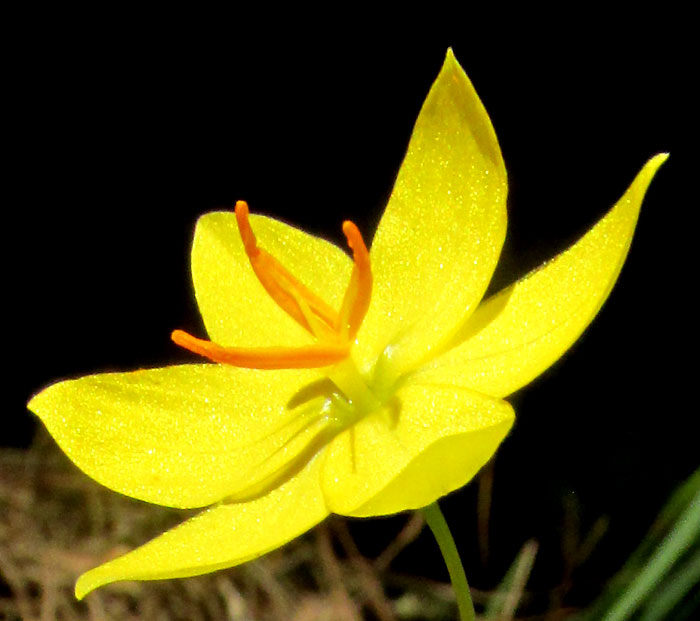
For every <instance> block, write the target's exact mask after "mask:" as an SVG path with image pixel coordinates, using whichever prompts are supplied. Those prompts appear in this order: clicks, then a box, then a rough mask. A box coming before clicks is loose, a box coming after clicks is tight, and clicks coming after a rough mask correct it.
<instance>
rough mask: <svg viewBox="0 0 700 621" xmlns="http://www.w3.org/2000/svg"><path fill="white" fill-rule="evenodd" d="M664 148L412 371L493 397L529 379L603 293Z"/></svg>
mask: <svg viewBox="0 0 700 621" xmlns="http://www.w3.org/2000/svg"><path fill="white" fill-rule="evenodd" d="M666 158H667V155H666V154H660V155H657V156H655V157H653V158H652V159H651V160H649V162H647V164H646V165H645V166H644V168H643V169H642V170H641V171H640V172H639V174H638V175H637V177H636V178H635V180H634V181H633V182H632V185H631V186H630V187H629V189H628V190H627V192H625V194H624V196H623V197H622V198H621V199H620V200H619V201H618V203H617V204H616V205H615V207H614V208H613V209H611V210H610V212H608V214H607V215H606V216H605V217H603V218H602V219H601V220H600V221H599V222H598V223H597V224H596V225H595V226H594V227H593V228H592V229H591V230H590V231H589V232H588V233H586V235H584V236H583V237H582V238H581V239H580V240H579V241H578V242H577V243H576V244H575V245H574V246H572V247H571V248H569V249H568V250H566V251H565V252H563V253H562V254H560V255H558V256H557V257H556V258H554V259H553V260H552V261H550V262H548V263H546V264H545V265H544V266H543V267H541V268H540V269H539V270H535V271H534V272H532V273H530V274H529V275H527V276H525V278H523V279H522V280H520V281H518V282H517V283H515V284H513V285H511V286H510V287H507V288H506V289H504V290H503V291H501V292H500V293H498V294H496V295H494V296H493V297H491V298H489V299H488V300H487V301H486V302H484V303H483V304H482V305H481V306H480V307H479V308H478V310H477V311H476V312H475V313H474V315H472V317H471V318H470V320H469V321H468V322H467V324H466V325H465V326H464V328H463V330H461V331H460V333H459V334H458V335H457V337H456V339H455V340H456V341H463V342H462V343H461V344H459V345H457V346H456V347H455V348H454V349H452V350H450V351H448V352H447V353H446V354H444V355H443V356H441V357H439V358H437V359H435V360H434V361H433V363H432V364H431V365H430V366H429V367H428V368H426V369H423V370H421V371H419V372H418V374H417V376H416V378H417V379H420V380H421V381H428V380H433V381H443V382H451V381H453V380H455V379H458V380H459V381H461V382H465V383H466V384H467V385H468V386H469V387H471V388H473V389H474V390H478V391H480V392H484V393H486V394H490V395H494V396H497V397H505V396H506V395H508V394H510V393H512V392H513V391H515V390H517V389H518V388H520V387H521V386H524V385H525V384H527V383H528V382H530V381H532V380H533V379H534V378H535V377H537V376H538V375H539V374H540V373H542V372H543V371H544V370H545V369H546V368H547V367H549V366H550V365H551V364H553V363H554V362H555V361H556V360H557V359H558V358H559V357H560V356H561V355H562V354H563V353H564V352H565V351H566V350H567V349H568V348H569V347H570V346H571V345H572V344H573V342H574V341H575V340H576V339H577V338H578V337H579V335H580V334H581V333H582V332H583V331H584V330H585V328H586V327H587V326H588V324H589V323H590V322H591V321H592V320H593V317H595V315H596V313H597V312H598V311H599V310H600V307H601V306H602V304H603V302H605V299H606V298H607V297H608V294H609V293H610V290H611V289H612V287H613V285H614V284H615V281H616V280H617V276H618V274H619V273H620V269H621V268H622V264H623V263H624V261H625V257H626V256H627V251H628V249H629V246H630V243H631V241H632V235H633V233H634V229H635V226H636V223H637V217H638V215H639V208H640V206H641V203H642V199H643V198H644V194H645V192H646V190H647V187H648V186H649V183H650V182H651V180H652V178H653V177H654V174H655V173H656V171H657V169H658V168H659V166H661V164H663V162H664V161H665V160H666Z"/></svg>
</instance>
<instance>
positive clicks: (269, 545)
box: [75, 459, 328, 599]
mask: <svg viewBox="0 0 700 621" xmlns="http://www.w3.org/2000/svg"><path fill="white" fill-rule="evenodd" d="M319 463H320V459H315V460H314V461H312V462H311V463H310V464H309V465H308V466H307V467H306V468H305V469H304V470H302V471H301V472H300V473H299V474H298V475H297V476H296V477H295V478H294V479H292V480H290V481H289V482H287V483H286V484H285V485H283V486H282V487H280V488H278V489H276V490H275V491H273V492H272V493H270V494H268V495H267V496H263V497H262V498H259V499H257V500H254V501H252V502H248V503H243V504H221V505H217V506H216V507H213V508H212V509H209V510H207V511H205V512H203V513H201V514H199V515H198V516H195V517H194V518H192V519H190V520H188V521H187V522H185V523H183V524H181V525H180V526H178V527H177V528H174V529H172V530H170V531H168V532H166V533H164V534H163V535H161V536H160V537H157V538H156V539H154V540H153V541H150V542H149V543H147V544H145V545H143V546H141V547H140V548H137V549H136V550H134V551H133V552H130V553H128V554H126V555H124V556H121V557H119V558H117V559H115V560H113V561H110V562H108V563H105V564H104V565H100V566H99V567H97V568H95V569H92V570H90V571H88V572H87V573H85V574H83V575H82V576H81V577H80V579H79V580H78V582H77V584H76V586H75V594H76V597H77V598H78V599H82V598H83V597H85V595H87V594H88V593H89V592H90V591H92V590H93V589H96V588H97V587H99V586H102V585H104V584H108V583H110V582H117V581H120V580H161V579H165V578H182V577H185V576H195V575H198V574H203V573H208V572H212V571H216V570H219V569H224V568H225V567H233V566H234V565H239V564H240V563H244V562H246V561H249V560H251V559H254V558H257V557H259V556H262V555H263V554H265V553H266V552H269V551H270V550H273V549H275V548H278V547H279V546H281V545H284V544H285V543H287V542H288V541H290V540H292V539H294V538H295V537H297V536H298V535H300V534H302V533H303V532H305V531H307V530H308V529H309V528H311V527H313V526H315V525H316V524H318V523H319V522H320V521H322V520H323V519H324V518H325V517H326V516H327V515H328V511H327V510H326V507H325V504H324V501H323V495H322V493H321V490H320V487H319Z"/></svg>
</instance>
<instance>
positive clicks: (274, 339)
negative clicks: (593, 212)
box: [29, 51, 666, 597]
mask: <svg viewBox="0 0 700 621" xmlns="http://www.w3.org/2000/svg"><path fill="white" fill-rule="evenodd" d="M665 158H666V155H664V154H661V155H657V156H656V157H654V158H652V159H651V160H650V161H649V162H648V163H647V164H646V165H645V167H644V168H643V169H642V170H641V172H640V173H639V174H638V176H637V178H636V179H635V180H634V181H633V183H632V185H631V186H630V188H629V189H628V190H627V192H626V193H625V194H624V196H623V197H622V198H621V199H620V201H619V202H618V203H617V204H616V205H615V207H614V208H613V209H612V210H611V211H610V212H609V213H608V214H607V215H606V216H605V217H604V218H603V219H602V220H601V221H600V222H598V224H596V225H595V226H594V227H593V228H592V229H591V230H590V231H589V232H588V233H587V234H586V235H585V236H584V237H583V238H582V239H581V240H580V241H579V242H578V243H576V244H575V245H574V246H573V247H571V248H570V249H569V250H567V251H566V252H564V253H562V254H561V255H559V256H558V257H556V258H555V259H553V260H552V261H550V262H549V263H547V264H546V265H545V266H544V267H542V268H541V269H539V270H537V271H535V272H533V273H531V274H530V275H528V276H526V277H525V278H523V279H522V280H520V281H519V282H517V283H515V284H514V285H512V286H510V287H507V288H506V289H505V290H503V291H501V292H500V293H498V294H497V295H494V296H493V297H490V298H489V299H487V300H486V301H484V302H481V300H482V297H483V295H484V292H485V290H486V287H487V285H488V283H489V280H490V278H491V275H492V273H493V271H494V268H495V266H496V262H497V260H498V256H499V253H500V250H501V245H502V243H503V239H504V236H505V230H506V191H507V182H506V171H505V167H504V164H503V160H502V157H501V152H500V149H499V146H498V142H497V140H496V135H495V133H494V130H493V128H492V126H491V122H490V120H489V118H488V115H487V114H486V111H485V110H484V108H483V106H482V104H481V102H480V100H479V98H478V97H477V95H476V93H475V91H474V89H473V87H472V85H471V83H470V82H469V80H468V78H467V76H466V75H465V74H464V72H463V70H462V68H461V67H460V66H459V64H458V63H457V61H456V60H455V58H454V56H453V55H452V52H451V51H448V54H447V58H446V59H445V63H444V65H443V67H442V70H441V71H440V74H439V76H438V78H437V80H436V82H435V84H434V85H433V87H432V89H431V91H430V93H429V95H428V97H427V99H426V101H425V103H424V105H423V108H422V110H421V112H420V115H419V117H418V120H417V122H416V126H415V128H414V131H413V134H412V137H411V141H410V144H409V147H408V152H407V154H406V158H405V159H404V162H403V164H402V166H401V170H400V171H399V174H398V178H397V180H396V184H395V187H394V190H393V193H392V195H391V198H390V200H389V203H388V205H387V208H386V211H385V213H384V216H383V217H382V220H381V222H380V224H379V228H378V230H377V232H376V234H375V236H374V240H373V242H372V245H371V253H369V252H368V251H367V249H366V247H365V244H364V242H363V240H362V237H361V235H360V232H359V231H358V230H357V228H356V227H355V226H354V225H353V224H352V223H350V222H346V223H345V224H344V226H343V230H344V232H345V235H346V237H347V239H348V243H349V245H350V247H351V249H352V254H353V260H351V259H350V258H349V257H348V255H347V254H345V253H344V252H343V251H342V250H341V249H339V248H337V247H336V246H334V245H332V244H330V243H328V242H326V241H324V240H322V239H318V238H316V237H312V236H310V235H307V234H306V233H303V232H302V231H299V230H297V229H295V228H292V227H290V226H288V225H286V224H283V223H281V222H278V221H276V220H273V219H270V218H266V217H263V216H255V215H252V216H249V214H248V208H247V205H246V204H245V203H242V202H239V203H238V204H237V206H236V212H235V214H234V213H225V212H220V213H210V214H207V215H205V216H203V217H202V218H201V219H200V220H199V222H198V225H197V230H196V232H195V238H194V245H193V249H192V274H193V279H194V285H195V291H196V296H197V301H198V303H199V307H200V310H201V313H202V317H203V319H204V323H205V325H206V329H207V332H208V334H209V337H210V338H211V342H210V341H204V340H200V339H197V338H195V337H193V336H190V335H188V334H186V333H184V332H181V331H175V332H174V333H173V339H174V340H175V341H176V342H177V343H179V344H181V345H183V346H185V347H187V348H188V349H191V350H192V351H195V352H197V353H200V354H202V355H204V356H206V357H208V358H210V359H212V360H214V361H216V362H217V363H218V364H211V363H204V364H191V365H180V366H172V367H167V368H161V369H149V370H140V371H135V372H133V373H115V374H104V375H94V376H89V377H84V378H81V379H77V380H73V381H66V382H61V383H58V384H55V385H53V386H50V387H49V388H47V389H46V390H44V391H43V392H42V393H40V394H39V395H37V396H36V397H34V399H32V401H31V402H30V404H29V408H30V409H31V410H32V411H33V412H35V413H36V414H37V415H38V416H39V417H41V419H42V420H43V421H44V423H45V424H46V426H47V428H48V430H49V431H50V433H51V434H52V435H53V437H54V438H55V439H56V441H57V442H58V444H59V445H60V446H61V447H62V449H63V450H64V451H65V452H66V453H67V454H68V456H69V457H70V458H71V459H72V460H73V461H74V462H75V463H76V464H77V465H78V466H79V467H80V468H81V469H82V470H83V471H85V472H86V473H87V474H88V475H90V476H91V477H93V478H94V479H96V480H97V481H99V482H100V483H102V484H103V485H106V486H107V487H110V488H111V489H113V490H116V491H118V492H121V493H123V494H127V495H129V496H133V497H135V498H140V499H142V500H145V501H148V502H152V503H157V504H161V505H168V506H172V507H183V508H184V507H209V508H208V509H206V510H205V511H203V512H202V513H201V514H199V515H197V516H196V517H194V518H192V519H190V520H188V521H187V522H185V523H184V524H182V525H180V526H179V527H177V528H175V529H173V530H171V531H169V532H166V533H164V534H163V535H161V536H160V537H158V538H156V539H155V540H153V541H151V542H149V543H147V544H146V545H144V546H142V547H140V548H137V549H136V550H134V551H133V552H130V553H128V554H126V555H124V556H122V557H120V558H117V559H115V560H113V561H110V562H108V563H106V564H104V565H102V566H100V567H97V568H96V569H93V570H91V571H88V572H87V573H86V574H84V575H83V576H82V577H81V578H80V579H79V580H78V583H77V585H76V594H77V596H78V597H83V596H84V595H85V594H86V593H88V592H89V591H91V590H93V589H95V588H97V587H99V586H101V585H103V584H106V583H109V582H114V581H117V580H149V579H159V578H173V577H182V576H191V575H196V574H200V573H205V572H210V571H214V570H217V569H221V568H224V567H230V566H233V565H236V564H239V563H243V562H245V561H248V560H250V559H253V558H256V557H258V556H260V555H262V554H264V553H266V552H268V551H269V550H272V549H274V548H277V547H279V546H281V545H283V544H284V543H285V542H287V541H289V540H291V539H292V538H294V537H296V536H298V535H299V534H301V533H303V532H304V531H306V530H308V529H309V528H311V527H312V526H314V525H315V524H317V523H318V522H320V521H321V520H323V519H324V518H325V517H326V516H327V515H328V514H329V513H332V512H334V513H339V514H343V515H348V516H372V515H383V514H390V513H395V512H398V511H404V510H407V509H417V508H420V507H423V506H426V505H428V504H430V503H432V502H434V501H435V500H436V499H438V498H440V497H441V496H443V495H445V494H447V493H449V492H451V491H452V490H455V489H457V488H459V487H461V486H463V485H464V484H466V483H467V482H468V481H469V480H470V479H471V478H472V477H473V476H474V475H475V474H476V472H477V471H478V470H479V468H480V467H481V466H482V465H483V464H484V463H485V462H486V461H487V460H488V459H489V458H490V457H491V455H492V454H493V453H494V451H495V450H496V448H497V446H498V444H499V443H500V442H501V440H502V439H503V438H504V436H505V435H506V433H507V432H508V430H509V429H510V427H511V424H512V422H513V411H512V408H511V407H510V405H509V404H508V403H506V402H505V401H503V400H502V399H503V397H505V396H507V395H508V394H510V393H512V392H513V391H515V390H517V389H518V388H520V387H521V386H523V385H525V384H527V383H528V382H529V381H530V380H532V379H533V378H535V377H536V376H537V375H539V374H540V373H542V372H543V371H544V370H545V369H546V368H547V367H548V366H549V365H551V364H552V363H553V362H554V361H555V360H556V359H557V358H559V357H560V356H561V355H562V354H563V353H564V352H565V351H566V349H567V348H568V347H569V346H570V345H571V344H572V343H573V342H574V341H575V340H576V338H578V336H579V335H580V334H581V332H582V331H583V330H584V329H585V327H586V326H587V325H588V324H589V323H590V321H591V320H592V319H593V317H594V315H595V314H596V313H597V312H598V310H599V308H600V307H601V305H602V304H603V302H604V300H605V298H606V297H607V295H608V293H609V292H610V289H611V288H612V286H613V284H614V282H615V280H616V278H617V275H618V273H619V271H620V269H621V267H622V264H623V262H624V260H625V256H626V254H627V250H628V248H629V245H630V241H631V238H632V234H633V231H634V227H635V224H636V221H637V215H638V211H639V207H640V204H641V201H642V198H643V196H644V193H645V191H646V188H647V186H648V184H649V183H650V181H651V179H652V177H653V175H654V173H655V172H656V170H657V168H658V167H659V166H660V165H661V164H662V162H663V161H664V160H665ZM302 283H303V284H302ZM348 283H349V284H348ZM244 367H247V368H244Z"/></svg>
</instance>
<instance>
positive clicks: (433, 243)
mask: <svg viewBox="0 0 700 621" xmlns="http://www.w3.org/2000/svg"><path fill="white" fill-rule="evenodd" d="M506 192H507V184H506V172H505V168H504V165H503V159H502V157H501V152H500V148H499V146H498V142H497V140H496V135H495V133H494V130H493V127H492V126H491V122H490V120H489V117H488V115H487V114H486V111H485V110H484V107H483V105H482V103H481V101H480V100H479V98H478V96H477V94H476V92H475V91H474V87H473V86H472V84H471V82H470V81H469V79H468V78H467V76H466V75H465V73H464V71H463V70H462V68H461V67H460V65H459V64H458V63H457V61H456V60H455V57H454V55H453V54H452V51H451V50H450V51H448V53H447V57H446V59H445V63H444V65H443V67H442V70H441V71H440V74H439V75H438V77H437V80H436V81H435V84H433V87H432V88H431V90H430V93H429V94H428V97H427V99H426V100H425V103H424V104H423V108H422V109H421V112H420V115H419V117H418V120H417V121H416V125H415V128H414V130H413V134H412V136H411V141H410V144H409V146H408V151H407V153H406V157H405V159H404V161H403V164H402V165H401V169H400V171H399V174H398V177H397V179H396V184H395V186H394V190H393V192H392V195H391V198H390V199H389V203H388V205H387V208H386V211H385V213H384V216H383V217H382V220H381V223H380V225H379V228H378V230H377V233H376V235H375V237H374V241H373V242H372V248H371V261H372V270H373V273H374V282H375V283H376V284H375V290H374V293H373V296H372V304H371V306H370V309H369V313H368V315H367V317H366V318H365V321H364V324H363V326H362V329H361V331H360V333H359V334H358V341H359V345H358V358H359V359H361V360H362V361H363V362H365V363H367V362H369V361H371V360H373V359H374V358H376V355H377V354H378V353H380V352H381V350H382V349H383V348H384V347H385V346H386V345H388V344H391V346H392V347H391V358H392V362H393V364H394V365H395V366H396V369H397V372H401V371H403V370H405V369H406V368H408V367H410V366H413V365H415V364H417V363H418V362H419V361H421V360H423V359H424V358H425V357H426V356H429V355H430V354H431V349H432V348H437V347H438V346H439V345H440V343H441V342H442V341H443V340H444V339H445V338H446V337H448V336H449V335H450V334H452V333H453V332H454V331H455V330H456V329H457V328H458V326H459V325H461V323H462V321H463V320H464V319H465V318H466V317H467V316H468V314H469V313H470V312H471V311H472V310H473V309H474V308H475V306H476V305H477V304H478V303H479V301H480V299H481V297H482V296H483V294H484V291H485V290H486V287H487V285H488V283H489V281H490V279H491V275H492V273H493V270H494V268H495V266H496V262H497V260H498V256H499V254H500V251H501V246H502V243H503V239H504V236H505V231H506V208H505V205H506Z"/></svg>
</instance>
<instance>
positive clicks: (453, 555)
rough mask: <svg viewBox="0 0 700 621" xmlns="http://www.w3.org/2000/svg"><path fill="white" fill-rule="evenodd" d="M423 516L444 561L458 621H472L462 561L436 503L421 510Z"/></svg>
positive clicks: (471, 604) (474, 614)
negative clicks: (453, 594)
mask: <svg viewBox="0 0 700 621" xmlns="http://www.w3.org/2000/svg"><path fill="white" fill-rule="evenodd" d="M423 515H425V520H426V522H427V523H428V526H429V527H430V530H431V531H432V533H433V536H434V537H435V539H436V541H437V543H438V546H439V547H440V552H442V558H443V559H444V560H445V565H446V566H447V571H448V573H449V574H450V582H452V588H453V589H454V591H455V596H456V598H457V608H458V609H459V618H460V621H474V620H475V619H476V613H475V612H474V604H473V602H472V596H471V593H470V592H469V583H468V582H467V575H466V574H465V573H464V567H463V566H462V560H461V559H460V558H459V552H457V546H456V545H455V540H454V539H453V537H452V533H451V532H450V528H449V526H448V525H447V520H445V516H444V515H443V514H442V511H441V510H440V507H439V506H438V503H437V502H434V503H432V504H430V505H428V506H427V507H425V508H423Z"/></svg>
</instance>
